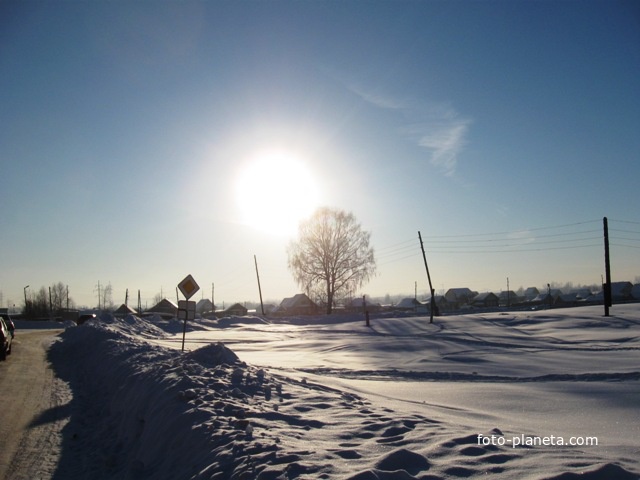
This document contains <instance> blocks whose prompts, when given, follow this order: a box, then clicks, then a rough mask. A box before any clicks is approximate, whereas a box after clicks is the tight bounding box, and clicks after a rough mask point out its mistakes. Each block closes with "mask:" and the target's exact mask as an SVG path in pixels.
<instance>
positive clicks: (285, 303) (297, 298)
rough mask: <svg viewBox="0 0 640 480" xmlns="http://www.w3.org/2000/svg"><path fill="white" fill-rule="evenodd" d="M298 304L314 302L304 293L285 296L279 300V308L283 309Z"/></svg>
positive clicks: (312, 303)
mask: <svg viewBox="0 0 640 480" xmlns="http://www.w3.org/2000/svg"><path fill="white" fill-rule="evenodd" d="M300 305H315V303H314V302H313V300H311V299H310V298H309V297H308V296H307V295H306V294H304V293H298V294H296V295H294V296H293V297H288V298H285V299H283V300H282V302H280V308H282V309H284V310H287V309H290V308H294V307H297V306H300Z"/></svg>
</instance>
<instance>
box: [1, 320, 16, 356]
mask: <svg viewBox="0 0 640 480" xmlns="http://www.w3.org/2000/svg"><path fill="white" fill-rule="evenodd" d="M12 324H13V322H12ZM12 340H13V335H12V334H11V330H9V327H7V324H6V323H5V321H4V318H2V317H0V360H6V359H7V355H9V354H10V353H11V341H12Z"/></svg>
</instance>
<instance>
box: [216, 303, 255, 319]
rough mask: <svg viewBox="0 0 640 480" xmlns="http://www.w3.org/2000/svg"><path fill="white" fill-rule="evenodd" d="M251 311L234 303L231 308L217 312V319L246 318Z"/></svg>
mask: <svg viewBox="0 0 640 480" xmlns="http://www.w3.org/2000/svg"><path fill="white" fill-rule="evenodd" d="M248 312H249V311H248V310H247V307H245V306H244V305H242V304H240V303H234V304H233V305H231V306H230V307H229V308H226V309H224V310H222V311H218V312H216V316H217V317H244V316H245V315H246V314H247V313H248Z"/></svg>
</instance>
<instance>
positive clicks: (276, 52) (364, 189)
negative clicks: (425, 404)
mask: <svg viewBox="0 0 640 480" xmlns="http://www.w3.org/2000/svg"><path fill="white" fill-rule="evenodd" d="M0 72H1V73H0V104H1V105H2V108H0V124H1V125H2V128H1V129H0V162H1V163H0V173H1V178H2V184H3V192H2V197H3V200H2V204H1V205H2V206H1V208H0V218H1V219H2V225H3V227H2V229H0V242H2V246H3V248H2V254H1V255H2V258H1V265H2V268H1V270H0V291H2V294H3V303H4V304H7V303H10V302H11V303H15V304H21V303H22V298H23V287H24V286H26V285H30V288H31V289H39V288H40V287H41V286H49V285H51V284H53V283H56V282H58V281H62V282H63V283H65V284H68V285H69V290H70V294H71V297H72V298H73V299H74V300H75V301H76V302H77V303H78V304H81V305H94V304H96V303H97V298H96V291H95V288H96V286H97V284H98V281H99V282H100V283H101V284H102V285H104V284H108V283H111V285H112V287H113V294H114V295H113V296H114V302H115V303H122V302H123V301H124V295H125V289H127V288H128V289H129V291H130V295H132V296H135V295H137V290H138V289H139V290H140V291H141V295H142V298H143V304H144V303H147V302H150V301H151V299H152V298H153V297H154V295H156V294H158V293H160V291H161V289H162V291H163V293H164V294H165V295H166V296H168V297H169V298H175V295H174V294H173V292H174V291H175V287H176V285H177V283H178V282H179V281H180V280H181V279H182V278H184V276H186V275H187V274H189V273H191V274H192V275H193V276H194V278H195V279H196V280H197V281H198V282H199V283H200V285H201V286H202V287H203V290H204V293H205V295H206V296H208V297H210V293H209V292H210V291H211V284H212V283H213V284H215V291H216V293H215V301H216V303H217V304H222V302H225V304H230V303H232V302H236V301H246V300H257V299H258V291H257V285H256V282H255V266H254V258H253V256H254V255H256V257H257V259H258V264H259V267H260V276H261V282H262V290H263V294H264V297H265V298H266V299H273V300H280V299H282V298H283V297H285V296H290V295H293V294H295V293H297V292H298V291H299V290H300V289H299V288H298V287H297V286H296V285H295V283H294V282H293V280H292V276H291V275H290V273H289V271H288V270H287V260H286V245H287V244H288V242H289V241H290V239H291V238H292V237H291V235H292V233H291V230H287V231H284V230H283V228H277V229H276V226H278V225H284V223H282V222H284V221H285V220H289V221H290V220H292V219H294V218H295V216H296V215H300V213H299V212H298V211H297V210H296V211H295V212H294V211H293V210H292V209H293V207H294V206H296V207H298V206H299V207H300V208H301V209H304V208H303V207H306V208H307V209H308V208H311V207H313V206H314V205H315V206H318V205H328V206H331V207H336V208H340V209H344V210H348V211H352V212H353V213H354V214H355V216H356V217H357V219H358V220H359V221H360V223H361V224H362V227H363V229H365V230H368V231H370V232H371V240H372V245H373V247H374V248H375V249H376V252H377V256H378V269H377V275H376V277H375V278H374V279H373V280H372V281H371V282H370V283H369V284H367V285H366V286H365V287H364V288H363V289H362V292H361V293H366V294H370V295H374V296H382V295H385V294H387V293H388V294H392V295H393V294H398V293H407V294H412V293H413V291H414V285H415V282H418V293H419V295H421V296H422V295H424V293H426V292H427V289H428V287H427V280H426V274H425V272H424V265H423V263H422V256H421V254H420V250H419V243H418V238H417V232H418V231H421V233H422V235H423V238H424V240H425V247H426V249H427V258H428V260H429V263H430V269H431V275H432V278H433V283H434V288H436V290H437V291H440V290H442V289H447V288H452V287H461V286H467V287H470V288H472V289H474V290H478V291H486V290H492V291H499V290H502V289H505V288H506V279H507V277H509V279H510V286H511V288H512V289H517V288H518V287H520V286H523V287H528V286H537V287H541V286H545V285H546V284H547V283H549V282H561V283H564V282H569V281H570V282H574V283H576V284H578V283H585V284H594V283H600V281H601V275H603V274H604V259H603V256H604V255H603V247H602V218H603V217H604V216H607V217H608V218H609V219H610V228H611V229H612V230H613V231H612V232H611V236H612V243H614V244H615V246H612V253H611V255H612V267H613V268H612V271H613V277H614V280H630V281H634V280H635V279H636V277H638V276H640V255H639V250H638V248H639V247H640V216H639V215H638V208H637V191H638V184H639V180H640V166H639V164H638V161H637V153H638V151H640V135H638V132H639V131H640V82H639V81H638V79H639V78H640V9H639V8H638V5H637V4H636V3H634V2H592V1H586V2H569V1H566V2H546V1H536V2H499V1H491V2H467V1H456V2H441V1H423V2H415V1H412V2H402V1H400V2H378V1H367V2H364V1H346V2H323V1H321V2H287V1H273V2H271V1H267V2H220V1H213V2H191V1H186V2H177V1H172V2H135V3H134V2H124V1H122V2H120V1H116V2H73V1H70V2H3V3H2V4H1V5H0ZM274 157H279V158H284V159H286V161H279V162H275V163H272V164H269V163H268V162H269V161H271V160H270V159H273V158H274ZM265 159H267V160H265ZM259 162H263V164H264V162H267V164H268V165H272V167H271V168H268V167H267V173H265V171H262V173H259V174H258V173H255V172H256V169H255V168H253V170H252V165H255V164H256V163H259ZM287 165H288V166H287ZM291 165H297V166H298V167H299V168H298V167H296V168H292V167H291ZM269 170H271V171H272V172H273V173H272V174H271V173H268V172H269ZM292 171H293V172H297V173H296V174H295V175H293V174H292V173H291V172H292ZM247 172H253V173H247ZM251 174H253V175H254V177H256V178H259V179H263V180H264V182H263V184H262V185H261V184H260V183H259V182H258V184H257V185H258V186H257V187H256V186H255V185H256V184H255V183H252V181H251V180H250V179H248V178H250V175H251ZM247 175H249V177H248V176H247ZM301 179H302V180H301ZM254 180H255V178H254ZM248 184H251V185H254V186H253V187H252V188H250V189H247V188H246V187H247V185H248ZM300 184H304V186H303V187H302V188H301V187H300ZM276 194H277V195H276ZM311 194H313V198H311ZM274 195H276V196H275V197H274ZM241 198H244V200H245V201H240V200H239V199H241ZM278 202H280V203H278ZM252 204H253V205H256V208H255V209H251V210H250V211H247V210H246V209H247V207H246V206H245V207H243V206H242V205H252ZM243 209H244V210H243ZM252 215H253V216H252ZM270 225H271V228H270V227H269V226H270ZM276 230H278V231H276ZM201 296H202V295H201V294H200V293H198V294H196V297H197V298H200V297H201ZM149 306H150V305H149Z"/></svg>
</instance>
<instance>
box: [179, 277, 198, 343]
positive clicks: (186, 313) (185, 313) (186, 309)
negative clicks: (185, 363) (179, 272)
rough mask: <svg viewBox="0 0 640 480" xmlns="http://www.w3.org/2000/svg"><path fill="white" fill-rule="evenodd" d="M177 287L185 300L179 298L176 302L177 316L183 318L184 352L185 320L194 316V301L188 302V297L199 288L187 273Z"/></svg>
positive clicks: (183, 337) (192, 318)
mask: <svg viewBox="0 0 640 480" xmlns="http://www.w3.org/2000/svg"><path fill="white" fill-rule="evenodd" d="M178 289H179V290H180V291H181V292H182V294H183V295H184V298H186V300H180V301H179V302H178V318H179V319H184V326H183V327H182V351H183V352H184V339H185V336H186V334H187V320H194V319H195V318H196V302H190V301H189V299H190V298H191V297H192V296H193V294H194V293H196V292H197V291H198V290H200V287H199V286H198V283H197V282H196V281H195V280H194V278H193V277H192V276H191V275H187V276H186V277H185V278H184V280H182V281H181V282H180V283H179V284H178Z"/></svg>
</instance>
